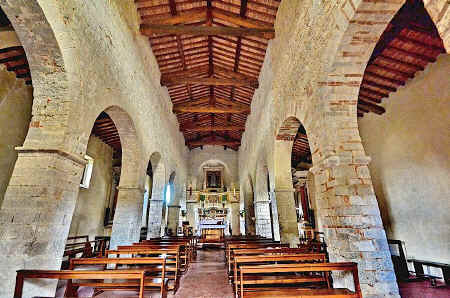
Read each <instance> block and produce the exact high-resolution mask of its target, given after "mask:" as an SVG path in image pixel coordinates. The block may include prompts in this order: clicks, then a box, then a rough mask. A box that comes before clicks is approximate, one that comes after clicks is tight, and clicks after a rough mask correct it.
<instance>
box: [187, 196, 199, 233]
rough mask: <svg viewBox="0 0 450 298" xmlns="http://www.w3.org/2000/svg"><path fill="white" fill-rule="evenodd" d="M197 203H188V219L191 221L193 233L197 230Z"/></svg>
mask: <svg viewBox="0 0 450 298" xmlns="http://www.w3.org/2000/svg"><path fill="white" fill-rule="evenodd" d="M197 204H198V203H197V202H186V218H187V220H188V221H189V225H190V226H191V227H192V231H194V230H195V224H196V222H195V208H196V207H197Z"/></svg>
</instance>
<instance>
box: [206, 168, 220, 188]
mask: <svg viewBox="0 0 450 298" xmlns="http://www.w3.org/2000/svg"><path fill="white" fill-rule="evenodd" d="M221 181H222V179H221V171H207V172H206V187H207V188H221V187H222V183H221Z"/></svg>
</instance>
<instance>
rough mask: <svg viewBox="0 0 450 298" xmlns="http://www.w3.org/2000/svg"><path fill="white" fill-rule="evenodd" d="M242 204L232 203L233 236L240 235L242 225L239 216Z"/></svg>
mask: <svg viewBox="0 0 450 298" xmlns="http://www.w3.org/2000/svg"><path fill="white" fill-rule="evenodd" d="M239 208H240V202H239V201H237V202H231V232H232V235H233V236H235V235H236V236H237V235H240V233H241V223H240V215H239Z"/></svg>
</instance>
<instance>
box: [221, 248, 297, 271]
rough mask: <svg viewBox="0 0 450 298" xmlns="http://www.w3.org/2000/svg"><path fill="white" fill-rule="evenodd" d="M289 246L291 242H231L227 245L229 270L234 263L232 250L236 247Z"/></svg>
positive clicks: (226, 258) (226, 252) (226, 253)
mask: <svg viewBox="0 0 450 298" xmlns="http://www.w3.org/2000/svg"><path fill="white" fill-rule="evenodd" d="M282 247H289V244H280V243H278V242H275V243H274V242H263V243H230V244H228V245H227V248H226V250H225V255H226V257H225V261H226V267H227V272H228V273H229V272H230V270H231V265H232V264H233V256H232V254H231V251H232V250H236V249H250V248H282Z"/></svg>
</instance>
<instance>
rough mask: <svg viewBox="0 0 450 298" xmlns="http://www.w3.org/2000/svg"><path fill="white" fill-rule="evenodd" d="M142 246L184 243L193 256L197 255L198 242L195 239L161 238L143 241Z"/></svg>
mask: <svg viewBox="0 0 450 298" xmlns="http://www.w3.org/2000/svg"><path fill="white" fill-rule="evenodd" d="M139 243H140V244H155V243H156V244H173V243H183V244H184V245H186V247H187V248H188V249H189V251H190V252H191V254H190V255H191V256H192V255H196V254H197V252H196V250H197V249H196V246H197V245H196V241H195V240H194V239H193V238H160V239H150V240H142V241H141V242H139Z"/></svg>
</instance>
